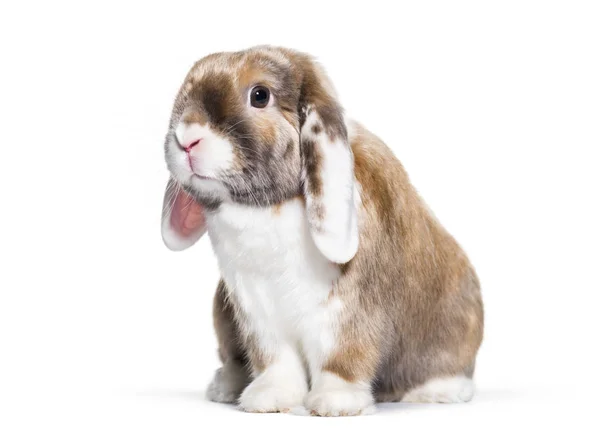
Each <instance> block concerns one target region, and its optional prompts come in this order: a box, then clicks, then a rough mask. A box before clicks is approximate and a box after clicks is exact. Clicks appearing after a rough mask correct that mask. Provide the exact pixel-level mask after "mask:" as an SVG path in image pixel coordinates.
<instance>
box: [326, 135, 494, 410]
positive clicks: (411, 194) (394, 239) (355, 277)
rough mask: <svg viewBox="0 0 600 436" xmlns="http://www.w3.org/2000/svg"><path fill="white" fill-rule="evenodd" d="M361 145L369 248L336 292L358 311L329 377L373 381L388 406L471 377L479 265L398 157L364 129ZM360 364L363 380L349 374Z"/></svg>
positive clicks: (479, 323)
mask: <svg viewBox="0 0 600 436" xmlns="http://www.w3.org/2000/svg"><path fill="white" fill-rule="evenodd" d="M351 140H352V151H353V153H354V157H355V174H356V177H357V180H358V181H359V183H360V185H361V188H362V192H361V199H362V202H363V216H362V224H361V233H360V248H359V251H358V253H357V255H356V256H355V257H354V259H352V261H350V262H349V263H348V264H346V265H345V266H344V268H343V272H344V275H343V276H342V277H341V278H340V280H339V282H338V283H337V286H336V288H335V292H336V294H337V295H338V296H340V298H342V299H343V300H344V302H345V307H347V308H349V310H348V311H347V312H345V314H344V318H345V320H344V322H343V324H342V328H341V332H342V334H341V340H340V345H339V347H338V351H337V353H336V354H335V355H334V356H332V358H331V359H330V363H329V364H328V368H331V370H332V371H333V372H337V373H338V374H339V375H341V376H343V377H345V378H348V377H349V376H350V378H348V379H349V380H365V379H370V380H373V385H374V388H375V393H376V395H377V397H378V398H379V399H385V400H388V401H389V400H400V399H401V398H402V396H403V394H404V393H405V392H407V391H409V390H410V389H412V388H414V387H416V386H418V385H420V384H423V383H424V382H425V381H427V380H428V379H430V378H432V377H441V376H451V375H457V374H465V375H467V376H469V377H470V376H471V375H472V372H473V368H474V364H475V356H476V353H477V350H478V348H479V345H480V343H481V340H482V335H483V306H482V302H481V297H480V293H479V282H478V280H477V277H476V275H475V272H474V270H473V268H472V266H471V265H470V263H469V261H468V260H467V258H466V256H465V255H464V253H463V252H462V250H461V249H460V247H459V246H458V244H457V243H456V241H455V240H454V239H453V238H452V236H450V235H449V234H448V233H447V232H446V231H445V230H444V229H443V227H442V226H441V225H440V224H439V222H438V221H437V220H436V219H435V218H434V217H433V216H432V215H431V213H430V212H429V210H428V209H427V207H426V206H425V205H424V203H423V201H422V200H421V198H420V197H419V196H418V194H417V193H416V191H415V190H414V188H413V187H412V185H411V184H410V182H409V180H408V177H407V175H406V172H405V171H404V169H403V167H402V165H401V164H400V162H398V160H397V159H396V158H395V156H394V155H393V153H392V152H391V150H389V148H387V147H386V146H385V144H383V143H382V142H381V141H380V140H379V139H378V138H377V137H375V136H374V135H373V134H371V133H369V132H368V131H367V130H365V129H364V128H362V127H360V126H357V128H356V135H355V136H354V137H352V138H351ZM357 348H360V350H357ZM347 354H350V355H351V356H353V357H352V360H348V359H346V355H347ZM361 356H362V358H361ZM338 360H339V362H340V363H338ZM350 361H351V362H352V366H353V367H354V369H353V371H349V370H348V369H346V368H344V366H343V365H344V364H345V365H348V363H347V362H350ZM374 361H376V362H377V363H376V365H374V364H373V362H374ZM344 362H345V363H344Z"/></svg>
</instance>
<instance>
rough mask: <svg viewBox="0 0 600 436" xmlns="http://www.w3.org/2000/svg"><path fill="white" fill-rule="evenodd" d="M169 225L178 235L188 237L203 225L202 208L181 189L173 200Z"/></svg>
mask: <svg viewBox="0 0 600 436" xmlns="http://www.w3.org/2000/svg"><path fill="white" fill-rule="evenodd" d="M170 222H171V227H172V229H173V230H174V231H175V232H177V233H178V234H179V235H180V236H183V237H188V236H190V235H192V234H193V233H196V232H197V231H199V230H200V229H201V228H202V227H204V225H205V223H206V221H205V219H204V209H203V208H202V206H200V205H199V204H198V202H197V201H196V200H194V199H193V198H192V196H190V195H189V194H188V193H187V192H185V191H184V190H183V189H180V190H179V192H178V193H177V196H176V197H175V200H174V201H173V208H172V210H171V220H170Z"/></svg>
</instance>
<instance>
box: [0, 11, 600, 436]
mask: <svg viewBox="0 0 600 436" xmlns="http://www.w3.org/2000/svg"><path fill="white" fill-rule="evenodd" d="M15 3H16V2H15ZM150 3H151V2H139V3H135V4H134V3H128V2H118V3H115V4H110V2H108V1H102V2H98V4H92V3H89V4H88V2H79V3H75V2H74V3H73V4H66V3H56V2H38V3H26V2H19V6H18V7H17V6H14V5H10V4H8V2H5V3H3V5H2V6H1V10H0V33H1V35H0V36H1V39H0V40H1V41H2V42H1V44H2V50H1V54H0V56H1V58H0V62H1V68H0V77H1V80H0V110H1V113H0V129H1V132H0V133H1V135H0V140H1V150H2V153H1V157H0V178H1V181H0V182H1V183H0V195H1V196H0V199H1V205H2V206H1V207H2V213H1V215H0V217H1V218H0V220H1V227H0V253H1V255H2V261H1V263H0V265H1V266H0V270H1V274H0V291H1V300H0V341H1V342H0V402H1V403H2V404H1V405H0V433H1V434H3V435H18V434H51V433H54V432H56V433H57V434H65V435H66V434H77V435H95V434H102V435H134V434H144V435H150V434H157V435H158V434H162V435H187V434H190V435H191V434H194V435H204V434H213V433H217V431H218V433H219V434H230V433H233V432H235V433H237V434H254V433H257V434H287V433H293V434H295V433H298V434H306V433H307V432H317V433H316V434H321V432H322V433H324V432H326V431H327V432H332V431H335V432H348V431H350V430H355V431H357V432H368V433H369V434H382V432H383V431H385V432H386V433H389V431H392V432H393V434H404V435H407V434H434V433H442V432H443V433H445V434H447V433H451V434H452V433H457V434H459V433H460V434H495V433H497V434H506V433H507V432H508V431H510V432H513V433H516V434H524V433H525V432H535V433H536V434H537V433H538V432H541V431H543V430H549V429H552V430H557V431H569V432H572V434H591V433H594V432H596V431H598V424H597V420H596V417H595V416H596V415H597V408H598V391H599V389H600V383H599V376H598V368H599V367H600V361H599V358H598V342H599V341H598V333H599V332H600V328H599V327H600V322H599V318H600V316H599V315H598V314H597V313H598V305H599V302H600V296H599V295H600V279H599V275H598V273H599V266H600V265H599V263H600V262H599V260H600V254H599V247H600V231H599V227H598V225H599V223H600V211H599V200H598V199H599V197H600V195H599V192H598V191H599V187H600V176H599V174H598V162H599V161H598V149H599V147H600V25H599V23H600V13H599V7H598V3H597V2H593V1H590V2H581V1H563V2H557V1H549V0H547V1H539V2H535V1H524V0H520V1H502V2H500V1H499V2H483V1H471V2H467V1H452V2H447V1H440V2H429V1H419V2H385V3H383V2H377V1H373V0H369V1H365V2H361V3H360V4H359V5H352V4H351V2H335V3H334V2H325V1H319V2H314V3H313V2H309V1H301V2H284V1H283V0H280V1H274V2H264V1H263V2H261V1H258V0H255V1H244V2H239V3H238V4H234V2H232V1H218V0H212V1H202V0H196V1H192V2H187V3H180V2H175V1H169V2H165V3H164V5H163V6H162V7H157V6H154V5H151V4H150ZM388 3H389V4H388ZM392 4H394V5H395V6H394V7H393V8H392V6H390V5H392ZM259 43H260V44H264V43H269V44H275V45H284V46H289V47H293V48H296V49H300V50H303V51H307V52H310V53H312V54H314V55H316V56H317V57H318V58H319V59H320V60H321V61H322V63H323V64H324V65H325V67H326V68H327V69H328V71H329V73H330V75H331V77H332V79H333V82H334V83H335V84H336V85H337V88H338V91H339V93H340V95H341V98H342V101H343V103H344V105H345V107H346V109H347V111H348V113H349V114H350V115H351V116H353V117H354V118H356V119H358V120H360V121H361V122H362V123H364V124H365V125H366V126H367V127H368V128H369V129H370V130H372V131H373V132H375V133H376V134H378V135H379V136H380V137H382V138H383V139H384V140H385V141H386V142H387V143H388V144H389V146H390V147H392V148H393V149H394V151H395V153H396V155H397V156H398V157H399V158H400V159H401V161H402V162H403V163H404V165H405V167H406V168H407V170H408V172H409V174H410V175H411V177H412V180H413V182H414V184H415V185H416V187H417V188H418V190H419V191H420V192H421V194H422V195H423V196H424V198H425V199H426V201H427V202H428V203H429V205H430V206H431V208H432V209H433V210H434V211H435V212H436V214H437V216H438V217H439V218H440V220H441V221H442V223H443V224H444V225H445V226H446V227H447V228H448V229H449V230H450V231H451V232H452V233H453V234H454V235H455V236H456V238H457V239H458V240H459V242H460V243H461V244H462V245H463V247H464V248H465V250H466V251H467V253H468V254H469V256H470V258H471V260H472V262H473V264H474V265H475V266H476V268H477V271H478V273H479V276H480V278H481V282H482V285H483V297H484V302H485V308H486V331H485V340H484V344H483V346H482V348H481V352H480V357H479V360H478V366H477V371H476V382H477V385H478V394H477V396H476V397H475V399H474V400H473V401H472V402H471V403H469V404H465V405H412V406H409V405H404V404H395V405H383V406H381V407H380V409H379V413H378V414H377V415H374V416H367V417H359V418H346V419H320V418H311V417H297V416H290V415H249V414H244V413H242V412H239V411H237V410H236V409H235V408H233V407H230V406H224V405H217V404H212V403H208V402H206V401H205V400H204V399H203V395H204V389H205V387H206V385H207V383H208V382H209V380H210V378H211V377H212V373H213V371H214V369H216V368H217V367H218V360H217V356H216V351H215V349H216V342H215V339H214V334H213V331H212V320H211V301H212V295H213V293H214V289H215V286H216V283H217V280H218V271H217V265H216V262H215V259H214V257H213V255H212V253H211V249H210V245H209V241H208V240H207V238H205V239H203V240H202V241H201V242H200V243H199V244H198V245H196V246H195V247H194V248H192V249H190V250H189V251H186V252H183V253H172V252H169V251H168V250H167V249H166V248H165V247H164V246H163V244H162V241H161V238H160V232H159V220H160V211H161V206H162V204H161V203H162V195H163V193H162V191H163V188H164V184H165V182H166V180H167V177H168V174H167V171H166V168H165V164H164V160H163V156H162V147H163V139H164V134H165V133H166V127H167V123H168V118H169V114H170V110H171V104H172V101H173V98H174V96H175V94H176V92H177V89H178V87H179V85H180V83H181V81H182V79H183V78H184V76H185V74H186V72H187V70H188V68H189V67H190V66H191V65H192V64H193V62H194V61H195V60H197V59H198V58H200V57H203V56H205V55H207V54H209V53H211V52H215V51H220V50H237V49H243V48H245V47H248V46H251V45H254V44H259ZM193 276H195V277H201V279H202V280H201V282H202V286H199V287H198V286H191V284H192V283H197V282H198V280H194V279H193ZM217 429H218V430H217ZM596 434H597V433H596Z"/></svg>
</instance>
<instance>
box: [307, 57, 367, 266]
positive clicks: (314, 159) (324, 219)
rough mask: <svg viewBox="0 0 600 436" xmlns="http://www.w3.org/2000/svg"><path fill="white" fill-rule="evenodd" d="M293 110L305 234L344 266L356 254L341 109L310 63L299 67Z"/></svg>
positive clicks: (350, 170)
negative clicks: (297, 94) (301, 73)
mask: <svg viewBox="0 0 600 436" xmlns="http://www.w3.org/2000/svg"><path fill="white" fill-rule="evenodd" d="M298 109H299V112H300V113H299V116H300V149H301V152H302V159H303V171H304V196H305V198H306V209H307V216H308V221H309V227H310V232H311V235H312V238H313V241H314V242H315V245H316V246H317V248H318V249H319V250H320V251H321V253H323V255H325V257H327V258H328V259H329V260H331V261H332V262H336V263H346V262H348V261H349V260H350V259H352V258H353V257H354V255H355V254H356V251H357V250H358V222H357V202H358V198H357V196H358V193H357V191H356V189H355V181H354V158H353V155H352V150H351V148H350V144H349V142H348V131H347V129H346V123H345V121H344V115H343V110H342V108H341V106H340V105H339V103H338V102H337V98H336V97H335V93H334V91H333V88H332V87H331V85H330V84H329V80H328V78H327V76H326V75H325V73H324V72H323V71H322V70H321V69H320V68H319V66H318V65H315V63H314V62H312V61H310V62H307V63H306V66H305V68H304V77H303V81H302V86H301V90H300V103H299V108H298Z"/></svg>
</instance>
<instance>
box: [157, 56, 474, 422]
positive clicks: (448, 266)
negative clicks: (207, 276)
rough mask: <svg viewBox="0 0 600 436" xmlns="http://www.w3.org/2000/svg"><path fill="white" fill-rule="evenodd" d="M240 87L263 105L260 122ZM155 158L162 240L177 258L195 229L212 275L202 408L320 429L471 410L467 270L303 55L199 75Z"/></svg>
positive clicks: (207, 69) (216, 61)
mask: <svg viewBox="0 0 600 436" xmlns="http://www.w3.org/2000/svg"><path fill="white" fill-rule="evenodd" d="M255 86H262V87H264V88H266V89H268V90H269V92H270V98H269V101H268V104H267V105H266V107H264V108H258V107H254V106H253V104H252V103H251V98H250V93H251V92H254V90H255V89H256V88H255ZM165 153H166V160H167V164H168V168H169V170H170V172H171V180H170V181H169V183H168V185H167V190H166V193H165V207H164V211H163V221H162V232H163V239H164V241H165V243H166V245H167V246H168V247H170V248H172V249H175V250H181V249H185V248H187V247H189V246H191V245H192V244H193V243H194V242H196V241H197V240H198V239H199V238H200V237H201V236H202V235H203V234H204V233H205V232H206V231H208V235H209V237H210V241H211V243H212V247H213V250H214V252H215V254H216V256H217V259H218V262H219V266H220V270H221V275H222V279H221V281H220V283H219V285H218V288H217V293H216V296H215V300H214V301H215V303H214V322H215V328H216V332H217V337H218V341H219V355H220V358H221V360H222V362H223V366H222V368H220V369H219V370H218V371H217V372H216V374H215V377H214V380H213V381H212V383H211V384H210V386H209V388H208V392H207V395H208V398H209V399H211V400H213V401H220V402H238V403H239V405H240V406H241V408H242V409H243V410H245V411H248V412H285V411H288V410H290V409H293V408H297V407H300V406H304V407H305V408H306V409H307V410H308V411H309V412H311V413H312V414H316V415H321V416H341V415H356V414H360V413H365V412H368V411H370V410H372V408H373V405H374V403H375V401H401V400H402V401H413V402H462V401H468V400H470V399H471V397H472V396H473V382H472V377H473V371H474V368H475V357H476V354H477V350H478V348H479V345H480V343H481V339H482V333H483V307H482V302H481V297H480V292H479V283H478V279H477V277H476V275H475V272H474V270H473V268H472V266H471V265H470V263H469V261H468V259H467V257H466V255H465V254H464V253H463V251H462V250H461V248H460V247H459V246H458V244H457V243H456V242H455V240H454V239H453V238H452V236H450V235H449V234H448V233H447V232H446V230H444V228H443V227H442V226H441V225H440V224H439V223H438V221H437V220H436V219H435V218H434V217H433V215H432V214H431V213H430V212H429V210H428V209H427V207H426V205H425V204H424V203H423V201H422V200H421V199H420V197H419V196H418V195H417V193H416V191H415V189H414V188H413V187H412V185H411V184H410V182H409V179H408V176H407V175H406V172H405V171H404V168H403V167H402V165H401V164H400V162H399V161H398V160H397V159H396V157H395V156H394V155H393V153H392V152H391V150H390V149H389V148H388V147H387V146H386V145H385V144H384V143H383V142H381V141H380V140H379V139H378V138H377V137H376V136H374V135H373V134H371V133H370V132H369V131H367V130H366V129H365V128H363V127H362V126H360V125H359V124H357V123H355V122H352V121H349V120H347V119H345V117H344V115H343V112H342V108H341V107H340V105H339V103H338V101H337V98H336V94H335V92H334V90H333V88H332V86H331V84H330V83H329V80H328V79H327V77H326V75H325V73H324V72H323V70H322V69H321V67H320V66H319V65H318V64H317V63H316V62H315V61H314V60H313V59H312V58H311V57H309V56H307V55H305V54H302V53H298V52H295V51H292V50H287V49H282V48H273V47H256V48H252V49H250V50H247V51H242V52H237V53H217V54H213V55H211V56H208V57H206V58H204V59H202V60H200V61H199V62H197V63H196V64H195V65H194V67H193V68H192V69H191V71H190V72H189V74H188V76H187V78H186V79H185V81H184V83H183V85H182V87H181V90H180V92H179V94H178V96H177V98H176V101H175V105H174V109H173V115H172V118H171V123H170V128H169V132H168V134H167V139H166V142H165ZM201 274H202V272H201V269H200V268H199V270H198V271H192V272H190V275H191V277H190V282H191V283H193V280H194V275H198V276H200V275H201Z"/></svg>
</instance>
